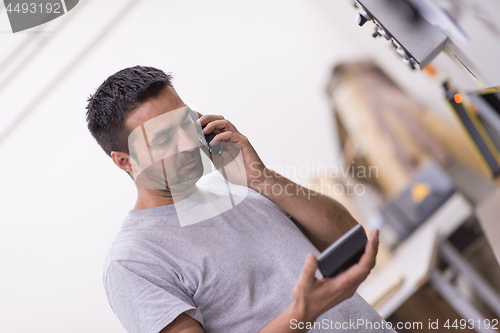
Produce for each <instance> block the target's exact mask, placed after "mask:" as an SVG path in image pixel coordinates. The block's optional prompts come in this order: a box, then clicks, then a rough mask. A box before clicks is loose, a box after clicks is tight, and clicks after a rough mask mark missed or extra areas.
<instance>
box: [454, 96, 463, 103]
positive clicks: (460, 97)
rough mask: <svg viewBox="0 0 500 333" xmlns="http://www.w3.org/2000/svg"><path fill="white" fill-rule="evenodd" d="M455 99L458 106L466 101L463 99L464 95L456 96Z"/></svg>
mask: <svg viewBox="0 0 500 333" xmlns="http://www.w3.org/2000/svg"><path fill="white" fill-rule="evenodd" d="M453 98H454V99H455V102H456V103H457V104H460V103H462V101H463V100H464V98H463V97H462V95H460V94H455V96H454V97H453Z"/></svg>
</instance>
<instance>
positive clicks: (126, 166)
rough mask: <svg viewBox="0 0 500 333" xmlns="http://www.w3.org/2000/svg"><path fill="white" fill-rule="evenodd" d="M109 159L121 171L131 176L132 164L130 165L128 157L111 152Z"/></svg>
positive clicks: (117, 152)
mask: <svg viewBox="0 0 500 333" xmlns="http://www.w3.org/2000/svg"><path fill="white" fill-rule="evenodd" d="M111 158H112V159H113V162H114V163H115V164H116V165H117V166H118V167H119V168H120V169H122V170H124V171H126V172H127V173H128V174H129V175H131V176H132V174H133V171H132V164H131V163H130V155H128V154H126V153H122V152H120V151H112V152H111Z"/></svg>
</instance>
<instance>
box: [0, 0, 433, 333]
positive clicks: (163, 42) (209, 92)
mask: <svg viewBox="0 0 500 333" xmlns="http://www.w3.org/2000/svg"><path fill="white" fill-rule="evenodd" d="M126 4H127V2H126V1H124V0H104V1H103V0H81V1H80V4H79V5H78V6H77V7H76V8H75V9H74V10H73V11H71V12H70V13H68V14H67V15H65V16H64V17H62V18H59V19H57V20H55V21H53V22H51V23H48V24H46V25H44V26H42V27H38V28H34V29H32V31H28V33H19V34H15V35H14V34H10V33H8V31H6V30H8V22H7V17H6V14H5V11H3V12H0V30H2V34H0V44H1V45H2V48H1V49H0V62H1V61H3V60H4V59H6V57H7V55H9V54H10V52H12V51H13V50H15V48H16V47H17V46H18V45H21V44H22V43H23V42H24V41H25V40H29V41H30V44H29V45H28V47H27V49H25V50H24V51H23V52H24V53H19V56H18V55H16V60H14V62H12V63H10V65H9V67H5V68H0V84H1V82H2V80H4V79H6V78H8V81H7V84H6V85H4V86H3V87H2V89H1V90H0V110H1V111H0V133H2V131H5V130H6V129H8V128H9V126H11V125H12V123H13V121H15V119H17V118H16V117H18V116H19V115H20V114H23V112H25V111H26V113H25V114H26V117H25V118H24V119H23V121H22V122H20V125H19V126H16V127H13V130H12V132H11V133H10V134H9V136H8V137H7V138H6V139H5V140H3V141H0V156H1V157H0V158H1V164H0V168H1V169H0V170H1V172H0V184H1V192H0V207H1V209H0V221H1V223H0V263H1V267H2V273H1V274H0V332H8V333H17V332H30V331H36V332H41V333H49V332H50V333H58V332H61V333H62V332H74V333H78V332H111V333H112V332H124V330H123V328H121V326H120V324H119V322H118V320H117V319H116V318H115V317H114V315H113V313H112V311H111V309H110V307H109V305H108V303H107V300H106V298H105V294H104V290H103V287H102V282H101V269H102V263H103V259H104V256H105V253H106V251H107V249H108V247H109V245H110V244H111V242H112V240H113V238H114V235H115V234H116V232H117V230H118V228H119V226H120V224H121V221H122V219H123V217H124V216H125V214H126V213H127V211H128V210H129V209H130V208H131V207H132V206H133V203H134V199H135V193H134V186H133V183H132V182H131V180H130V179H129V178H128V176H126V175H125V174H124V173H123V172H122V171H119V170H118V169H117V168H116V167H115V166H114V165H113V164H112V162H111V160H110V159H109V158H108V157H107V156H106V155H105V154H104V153H103V152H102V151H100V148H99V147H98V146H97V144H96V143H95V142H94V141H93V139H92V137H91V136H90V134H89V133H88V132H87V129H86V124H85V109H84V108H85V105H86V98H87V97H88V96H89V94H91V93H93V92H94V91H95V89H96V88H97V87H98V85H99V84H100V83H101V82H102V81H103V80H104V79H105V78H106V77H107V76H109V75H111V74H113V73H114V72H116V71H118V70H120V69H122V68H124V67H128V66H133V65H137V64H142V65H150V66H156V67H159V68H161V69H163V70H165V71H168V72H173V74H174V77H175V79H174V85H175V87H176V89H177V91H178V92H179V94H180V96H181V97H182V98H183V99H184V100H185V102H187V103H188V104H191V105H192V104H194V105H195V106H196V107H197V109H198V110H199V111H200V112H202V113H217V114H222V115H224V116H225V117H226V118H227V119H230V120H231V121H232V122H233V123H234V124H235V125H236V126H237V127H238V129H239V130H240V131H241V132H242V133H244V134H245V135H247V136H248V138H249V139H250V141H251V142H252V144H253V145H254V147H255V148H256V150H257V152H258V153H259V154H260V156H261V158H262V159H263V161H264V162H265V163H266V164H268V165H269V166H274V167H282V168H283V167H290V166H293V167H295V168H298V167H300V166H304V165H309V166H321V165H329V166H331V165H333V164H334V163H338V150H337V147H336V143H335V142H336V140H335V133H334V130H333V120H332V116H331V112H330V109H329V105H328V102H327V99H326V96H325V86H326V83H327V81H328V79H329V74H330V72H331V68H332V66H333V64H334V63H336V62H338V61H339V60H340V59H345V58H347V59H353V58H356V57H364V56H366V55H367V49H368V48H369V47H371V46H370V45H371V44H365V40H364V39H363V38H366V41H367V43H373V42H372V41H371V40H370V38H371V37H369V33H368V32H366V31H361V30H357V29H358V28H357V27H356V26H355V23H354V16H355V11H354V10H353V9H352V7H351V6H350V5H349V4H348V2H344V1H326V0H314V1H311V0H279V1H277V0H276V1H272V2H271V1H264V0H261V1H245V2H243V1H201V0H197V1H195V0H182V1H180V0H179V1H162V0H143V1H141V2H137V1H136V5H135V6H134V7H133V8H132V9H131V10H130V11H129V12H128V13H127V14H126V16H125V17H124V18H123V19H122V20H121V21H120V22H119V23H117V24H116V25H114V27H113V29H104V31H105V34H104V33H103V32H102V31H101V30H102V29H103V27H105V26H106V24H108V23H109V21H110V20H112V18H113V17H114V15H116V14H117V12H118V11H119V10H120V8H123V7H124V6H126ZM62 22H66V23H64V24H65V25H64V26H63V27H61V26H60V24H62ZM33 31H35V32H40V31H45V32H41V33H33ZM360 31H361V32H360ZM101 34H103V38H102V40H101V41H100V42H99V43H98V44H96V43H93V42H92V40H93V39H94V38H96V37H97V36H98V35H101ZM40 43H41V44H40ZM44 43H45V44H44ZM380 45H381V44H377V46H376V47H375V48H373V49H370V51H369V53H372V55H375V56H376V57H380V58H384V59H385V55H386V54H391V53H388V52H387V51H386V49H388V46H383V47H380ZM30 48H32V50H33V52H34V53H33V54H34V58H33V60H32V61H28V60H23V59H24V58H23V56H24V55H26V54H27V53H29V50H30ZM79 58H81V60H80V61H76V60H75V59H79ZM16 61H17V62H16ZM387 61H389V60H387ZM16 66H18V67H16ZM394 66H395V67H394V68H396V71H406V68H405V67H404V66H403V65H400V64H397V65H394ZM389 67H392V65H390V66H389ZM11 72H12V73H14V74H15V76H13V77H10V78H9V73H11ZM404 73H406V72H404ZM404 75H412V76H413V77H415V76H416V75H415V74H403V76H404ZM417 80H419V79H418V78H417ZM403 81H405V80H404V79H403ZM424 85H425V82H424ZM411 89H412V88H411V87H410V90H411ZM422 89H425V87H424V88H422ZM415 91H416V94H417V95H418V94H419V93H421V90H418V89H417V90H415ZM288 175H289V176H290V177H292V178H293V179H295V180H298V181H304V180H305V179H304V178H303V177H298V176H294V174H293V173H290V174H288Z"/></svg>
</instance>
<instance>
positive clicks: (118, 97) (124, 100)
mask: <svg viewBox="0 0 500 333" xmlns="http://www.w3.org/2000/svg"><path fill="white" fill-rule="evenodd" d="M167 86H169V87H172V88H173V85H172V75H171V74H165V72H163V71H162V70H160V69H156V68H154V67H145V66H135V67H129V68H125V69H123V70H121V71H119V72H117V73H115V74H113V75H111V76H110V77H108V78H107V79H106V81H104V82H103V83H102V84H101V85H100V86H99V88H97V90H96V92H95V94H94V95H90V97H89V99H88V101H87V102H88V104H87V126H88V129H89V131H90V133H91V134H92V136H93V137H94V138H95V139H96V141H97V143H98V144H99V145H100V146H101V148H102V149H103V150H104V151H105V152H106V154H108V155H109V156H111V152H112V151H120V152H124V153H127V154H128V153H129V151H128V135H129V134H130V131H131V130H132V129H127V128H126V126H125V119H126V117H127V115H128V114H129V113H130V112H132V111H133V110H134V109H136V108H137V107H139V106H140V105H141V104H143V103H144V102H146V101H147V100H149V99H151V98H154V97H157V96H158V95H159V94H160V92H161V91H162V90H163V89H164V88H165V87H167Z"/></svg>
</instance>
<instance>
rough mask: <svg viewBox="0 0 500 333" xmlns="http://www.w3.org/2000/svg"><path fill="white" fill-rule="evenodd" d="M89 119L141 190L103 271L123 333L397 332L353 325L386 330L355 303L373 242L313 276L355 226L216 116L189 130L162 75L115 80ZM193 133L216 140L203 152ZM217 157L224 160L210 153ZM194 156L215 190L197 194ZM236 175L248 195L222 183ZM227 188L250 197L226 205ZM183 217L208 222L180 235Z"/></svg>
mask: <svg viewBox="0 0 500 333" xmlns="http://www.w3.org/2000/svg"><path fill="white" fill-rule="evenodd" d="M87 110H88V111H87V122H88V127H89V130H90V132H91V133H92V135H93V136H94V138H95V139H96V140H97V142H98V143H99V145H100V146H101V147H102V148H103V150H104V151H105V152H106V153H107V154H108V155H109V156H111V158H112V160H113V162H114V163H115V164H116V165H117V166H118V167H119V168H120V169H122V170H124V171H126V172H127V173H128V174H129V175H130V176H131V178H132V179H134V181H135V184H136V187H137V202H136V204H135V207H134V209H132V210H131V211H130V212H129V214H128V216H127V218H126V219H125V221H124V223H123V225H122V228H121V230H120V231H119V233H118V235H117V237H116V239H115V241H114V242H113V245H112V247H111V249H110V252H109V255H108V257H107V259H106V262H105V268H104V285H105V289H106V292H107V296H108V300H109V302H110V305H111V307H112V308H113V311H114V312H115V314H116V315H117V316H118V318H119V319H120V321H121V323H122V324H123V326H124V327H125V328H126V329H127V331H129V332H141V333H157V332H162V333H167V332H168V333H201V332H218V333H226V332H230V333H237V332H243V333H250V332H273V333H276V332H306V331H307V330H308V329H309V328H312V330H311V332H331V331H334V330H337V331H338V330H339V327H341V329H340V330H341V331H352V332H359V331H377V332H384V331H387V332H393V331H392V330H390V329H385V328H384V329H378V330H375V329H373V330H370V329H367V330H365V329H364V328H363V327H361V328H360V327H359V326H358V327H354V326H353V322H357V321H358V320H363V321H364V322H370V323H372V324H373V323H378V324H379V326H376V325H375V327H381V326H380V324H381V323H382V324H386V323H385V322H384V321H383V320H382V318H380V316H379V315H378V314H377V313H376V312H375V311H374V310H373V309H372V308H371V307H370V306H369V305H368V304H367V303H366V302H365V301H364V300H363V299H361V297H359V296H358V295H357V294H356V293H355V291H356V289H357V287H358V285H359V284H360V283H361V282H362V281H363V280H364V279H365V278H366V276H367V275H368V274H369V272H370V270H371V269H372V268H373V266H374V264H375V256H376V252H377V247H378V231H374V232H372V233H371V235H370V240H369V242H368V244H367V246H366V250H365V254H364V255H363V257H362V258H361V260H360V262H359V263H358V264H356V265H354V266H353V267H352V268H350V269H349V270H347V271H346V272H344V273H342V274H340V275H338V276H337V277H335V278H330V279H323V278H318V277H316V275H315V274H316V269H317V261H316V258H315V256H314V254H318V253H319V252H318V250H319V251H322V250H324V249H325V248H326V247H327V246H328V245H330V244H331V243H332V242H334V241H335V240H336V239H337V238H338V237H339V236H341V235H342V234H343V233H345V232H346V231H347V230H349V229H350V228H351V227H353V226H354V225H356V221H355V220H354V219H353V218H352V217H351V215H350V214H349V213H348V212H347V211H346V210H345V209H344V208H343V207H342V206H341V205H340V204H338V203H337V202H336V201H335V200H333V199H331V198H329V197H326V196H323V195H320V194H318V193H313V192H310V191H308V190H306V189H304V188H302V187H301V186H299V185H297V184H295V183H293V182H292V181H290V180H288V179H286V178H284V177H282V176H280V175H279V174H277V173H275V172H273V171H271V170H269V169H267V168H266V167H265V165H264V164H263V163H262V161H261V160H260V158H259V156H258V155H257V153H256V152H255V150H254V149H253V147H252V146H251V144H250V143H249V141H248V139H247V138H246V137H245V136H244V135H242V134H241V133H239V131H238V130H237V129H236V127H235V126H234V125H233V124H232V123H231V122H229V121H228V120H226V119H224V117H222V116H217V115H201V114H199V113H198V114H196V118H198V117H199V119H194V118H193V117H192V111H190V109H189V108H188V107H187V106H186V105H185V104H184V102H183V101H182V99H181V98H180V97H179V96H178V95H177V93H176V91H175V90H174V89H173V86H172V83H171V77H170V76H169V75H166V74H165V73H164V72H163V71H160V70H158V69H155V68H151V67H142V66H136V67H132V68H127V69H124V70H122V71H119V72H117V73H116V74H114V75H112V76H111V77H109V78H108V79H107V80H106V81H105V82H104V83H103V84H102V85H101V86H100V87H99V88H98V89H97V91H96V92H95V94H94V95H93V96H91V97H90V98H89V103H88V106H87ZM190 116H191V117H190ZM190 119H192V120H190ZM194 121H196V122H194ZM201 128H203V130H201ZM200 131H202V134H203V135H209V134H213V135H214V138H213V139H212V140H211V141H210V142H209V146H208V147H202V148H201V149H200V141H203V139H202V138H200V136H199V135H198V136H197V134H200ZM216 146H220V150H221V151H220V153H218V154H215V153H214V152H209V151H208V148H210V147H212V148H214V147H216ZM141 147H142V148H141ZM234 148H237V151H235V150H234ZM202 156H208V157H210V159H211V160H212V162H213V163H214V165H216V168H217V169H218V170H220V171H221V173H222V174H223V176H224V177H222V176H220V173H218V172H216V173H214V174H216V175H217V176H212V178H214V179H215V178H217V177H219V180H214V181H213V182H212V181H209V182H208V186H206V185H205V186H204V187H201V186H198V185H199V184H200V183H202V181H200V182H198V183H197V181H198V179H200V177H201V176H202V174H203V167H202V163H201V160H202ZM238 161H239V162H238ZM231 164H233V166H231ZM231 170H233V171H234V170H240V174H239V176H237V177H231V176H230V174H233V172H232V171H231ZM225 171H227V173H226V172H225ZM241 176H243V178H245V179H244V182H242V184H246V187H244V186H241V185H234V184H229V182H228V181H227V180H229V181H230V182H231V183H234V182H235V181H234V180H235V179H240V180H241ZM206 177H207V176H205V177H203V178H201V179H202V180H203V179H205V178H206ZM221 179H222V181H223V182H224V181H225V182H226V185H227V191H228V192H226V193H229V196H230V199H231V205H230V206H227V207H225V208H224V209H222V210H220V209H219V208H217V209H219V211H218V212H219V213H218V214H215V215H214V214H211V213H207V211H206V209H205V208H207V209H209V207H213V206H217V207H220V205H219V206H218V204H219V203H220V202H223V201H224V200H225V199H226V197H224V195H223V194H222V193H223V192H224V191H222V190H216V188H217V185H216V183H217V181H218V182H219V184H221ZM236 183H238V182H237V181H236ZM210 184H214V185H213V186H211V185H210ZM219 188H221V187H219ZM231 188H233V189H242V188H244V189H246V190H247V192H246V194H245V195H244V196H240V197H239V198H236V199H234V198H233V195H232V194H231V193H232V192H234V191H232V190H231ZM277 188H279V189H284V190H282V191H276V189H277ZM273 189H274V190H273ZM200 205H201V207H204V208H203V209H198V208H199V207H200ZM186 212H187V215H188V216H191V217H192V216H193V215H196V217H199V216H202V215H203V216H204V217H203V216H202V217H201V218H198V219H197V220H196V221H191V222H189V223H184V224H183V223H182V222H183V221H182V220H183V219H184V218H181V216H183V215H182V214H184V213H186ZM193 212H194V213H193ZM285 212H286V213H285ZM207 214H208V215H207ZM288 214H289V215H288ZM290 217H292V218H293V220H291V219H290ZM294 221H295V222H296V223H297V225H296V224H294ZM298 227H300V229H301V230H302V231H301V230H299V228H298ZM304 259H305V263H304V264H303V265H302V262H303V260H304ZM302 266H303V268H302V269H301V267H302ZM358 323H359V321H358ZM311 325H314V326H311ZM335 325H337V326H335ZM369 327H370V326H369Z"/></svg>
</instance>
